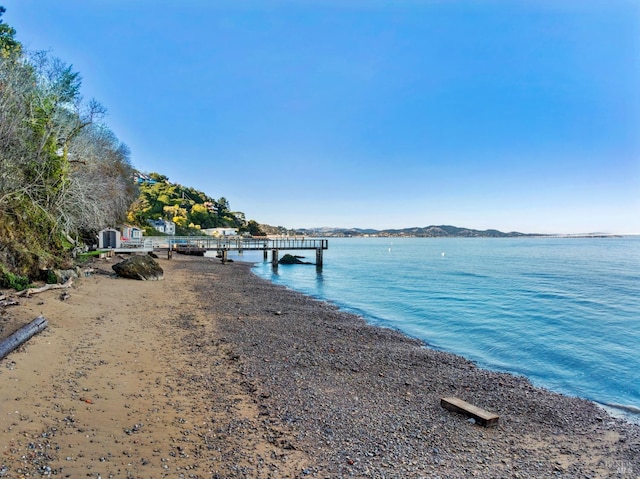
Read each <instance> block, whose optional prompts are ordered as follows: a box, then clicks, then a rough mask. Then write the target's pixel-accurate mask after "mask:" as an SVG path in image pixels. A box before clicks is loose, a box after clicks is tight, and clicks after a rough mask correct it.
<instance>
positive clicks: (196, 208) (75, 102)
mask: <svg viewBox="0 0 640 479" xmlns="http://www.w3.org/2000/svg"><path fill="white" fill-rule="evenodd" d="M4 13H5V8H4V7H2V6H0V287H24V286H26V284H28V282H29V280H33V279H38V278H39V277H40V276H41V275H42V274H43V273H45V272H46V271H47V270H49V269H52V268H59V267H67V266H70V264H71V257H72V255H71V254H70V253H71V252H72V251H73V249H74V248H75V247H76V246H80V245H82V244H83V243H84V242H85V241H84V240H91V241H86V242H87V243H89V242H93V241H92V240H93V238H95V235H96V233H97V232H98V231H100V230H101V229H103V228H106V227H117V226H118V225H120V224H122V223H124V222H126V221H128V222H129V223H132V224H135V225H138V226H141V227H146V226H148V222H147V220H148V219H159V218H164V219H170V220H172V221H174V222H175V223H176V225H177V229H178V233H179V234H195V233H197V232H198V231H199V230H200V229H202V228H213V227H234V228H238V229H240V230H241V231H249V232H251V233H253V234H258V233H259V228H258V224H257V223H256V222H255V221H249V222H246V221H245V218H244V214H242V213H238V212H231V211H230V209H229V203H228V201H227V200H226V199H225V198H219V199H218V200H214V199H212V198H209V197H208V196H206V195H205V194H203V193H201V192H199V191H196V190H194V189H193V188H185V187H182V186H180V185H174V184H171V183H169V181H168V178H166V177H164V176H162V175H159V174H153V175H151V177H152V179H153V182H148V183H142V184H141V185H138V184H136V183H134V181H133V179H134V173H136V172H135V170H134V169H133V168H132V166H131V162H130V158H129V156H130V153H129V149H128V148H127V146H126V145H124V144H123V143H122V142H121V141H120V140H118V138H117V137H116V136H115V135H114V133H113V132H112V131H111V130H110V129H109V128H108V126H107V125H106V124H105V123H104V122H103V119H104V116H105V113H106V110H105V109H104V107H102V105H100V104H99V103H98V102H97V101H95V100H90V101H85V100H84V99H83V98H82V96H81V94H80V86H81V83H82V82H81V78H80V75H79V73H77V72H74V71H73V69H72V67H71V65H67V64H65V63H64V62H63V61H61V60H59V59H57V58H54V57H51V56H50V55H49V54H48V53H44V52H28V51H25V49H24V48H23V46H22V44H21V43H20V42H19V41H18V40H16V32H15V30H14V29H13V28H12V27H11V26H9V25H7V24H6V23H4V21H3V20H2V16H3V14H4ZM154 233H155V234H157V232H155V231H154Z"/></svg>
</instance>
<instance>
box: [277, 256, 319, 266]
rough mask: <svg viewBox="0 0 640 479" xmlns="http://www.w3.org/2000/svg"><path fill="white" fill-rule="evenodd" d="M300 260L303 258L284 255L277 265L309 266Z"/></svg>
mask: <svg viewBox="0 0 640 479" xmlns="http://www.w3.org/2000/svg"><path fill="white" fill-rule="evenodd" d="M300 258H304V256H294V255H292V254H285V255H284V256H283V257H282V258H281V259H280V261H278V263H279V264H311V263H307V262H305V261H302V260H301V259H300Z"/></svg>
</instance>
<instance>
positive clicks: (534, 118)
mask: <svg viewBox="0 0 640 479" xmlns="http://www.w3.org/2000/svg"><path fill="white" fill-rule="evenodd" d="M0 4H2V5H4V6H5V7H6V9H7V12H6V14H5V15H4V17H3V18H4V20H5V21H6V22H7V23H9V24H10V25H12V26H13V27H14V28H16V30H17V37H18V39H19V40H20V41H21V42H23V43H24V44H25V45H26V46H27V47H28V48H29V49H32V50H49V51H50V52H51V54H52V55H53V56H57V57H59V58H61V59H62V60H64V61H65V62H67V63H70V64H72V65H73V67H74V69H75V70H76V71H79V72H80V74H81V76H82V78H83V87H82V91H83V94H84V96H85V97H86V98H87V99H89V98H95V99H97V100H99V101H100V102H101V103H102V104H103V105H104V106H105V107H106V108H107V110H108V116H107V118H106V122H107V124H108V125H109V126H110V128H111V129H112V130H113V131H114V132H115V133H116V135H117V136H118V137H119V138H120V139H121V140H122V141H123V142H124V143H126V144H127V145H128V146H129V147H130V148H131V150H132V157H131V158H132V163H133V165H134V166H135V167H136V168H138V169H140V170H142V171H145V172H152V171H156V172H159V173H162V174H165V175H167V176H168V177H169V179H170V180H171V181H173V182H176V183H180V184H183V185H185V186H192V187H195V188H197V189H199V190H202V191H204V192H205V193H207V194H208V195H210V196H213V197H215V198H219V197H221V196H224V197H226V198H227V199H228V200H229V202H230V204H231V207H232V209H233V210H238V211H243V212H244V213H245V214H246V216H247V218H248V219H255V220H257V221H258V222H261V223H269V224H272V225H282V226H286V227H289V228H295V227H313V226H342V227H373V228H380V229H382V228H399V227H410V226H426V225H431V224H451V225H456V226H465V227H470V228H477V229H487V228H496V229H500V230H502V231H521V232H540V233H584V232H596V231H598V232H612V233H640V2H637V1H631V0H602V1H600V0H593V1H589V0H575V1H574V0H553V1H551V0H473V1H464V0H460V1H456V0H404V1H402V2H400V1H382V0H341V1H338V0H280V1H277V0H261V1H257V0H255V1H252V0H246V1H243V2H238V1H237V0H183V1H181V2H167V1H162V0H91V1H87V0H64V1H61V0H0Z"/></svg>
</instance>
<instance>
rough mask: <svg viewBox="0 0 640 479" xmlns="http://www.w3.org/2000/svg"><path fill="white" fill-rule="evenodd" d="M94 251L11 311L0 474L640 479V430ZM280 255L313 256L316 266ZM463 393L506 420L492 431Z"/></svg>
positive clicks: (330, 317)
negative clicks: (39, 327)
mask: <svg viewBox="0 0 640 479" xmlns="http://www.w3.org/2000/svg"><path fill="white" fill-rule="evenodd" d="M116 261H119V259H118V258H117V257H116V258H111V259H104V260H99V261H97V262H96V264H94V265H93V273H92V274H91V275H90V276H88V277H84V278H80V279H79V280H77V281H76V282H75V283H74V286H73V287H72V288H71V290H70V291H69V295H68V299H65V300H64V301H62V300H61V299H60V293H59V292H56V291H48V292H44V293H41V294H39V295H34V296H32V297H31V298H28V299H22V300H21V304H20V305H18V306H11V307H10V308H5V311H4V313H3V315H2V316H1V319H0V326H1V329H0V337H2V336H6V335H7V334H9V333H10V332H11V331H12V330H13V329H15V328H16V327H17V326H18V325H19V324H22V323H26V322H27V321H29V320H31V319H33V318H34V317H36V316H37V315H39V314H43V315H44V316H45V317H46V318H47V319H48V321H49V327H48V328H47V330H45V331H44V332H43V333H40V334H39V335H37V336H35V337H34V338H32V339H31V340H30V341H29V342H28V343H26V344H25V345H23V346H21V347H20V348H19V349H18V350H16V351H14V352H13V353H11V354H10V355H9V356H7V357H6V358H4V359H2V360H1V361H0V383H1V384H2V388H0V406H1V409H0V477H10V478H14V477H15V478H19V477H34V476H35V477H39V476H48V475H51V476H56V477H101V478H107V477H132V478H147V477H175V478H212V477H215V478H236V477H238V478H240V477H243V478H245V477H246V478H253V477H255V478H285V477H291V478H294V477H295V478H302V477H322V478H342V477H363V478H366V477H370V478H436V477H440V478H468V477H482V478H547V477H548V478H558V477H560V478H609V477H613V478H637V477H640V426H638V425H634V424H630V423H628V422H625V421H623V420H620V419H616V418H613V417H610V416H609V415H608V414H607V413H606V412H605V411H604V410H602V409H601V408H599V407H597V406H596V405H595V404H593V403H591V402H588V401H585V400H581V399H577V398H570V397H566V396H563V395H559V394H556V393H553V392H550V391H547V390H544V389H539V388H535V387H533V386H532V385H531V383H529V381H527V380H526V379H525V378H522V377H516V376H512V375H509V374H504V373H496V372H491V371H486V370H483V369H480V368H477V367H476V366H475V365H474V364H473V363H471V362H470V361H467V360H465V359H464V358H461V357H459V356H455V355H452V354H449V353H445V352H442V351H436V350H433V349H430V348H427V347H425V346H424V345H423V344H422V343H421V342H419V341H417V340H414V339H411V338H409V337H407V336H404V335H402V334H401V333H399V332H396V331H394V330H390V329H384V328H378V327H373V326H370V325H368V324H366V322H365V321H364V320H363V319H362V318H360V317H358V316H354V315H352V314H348V313H345V312H342V311H340V310H339V309H338V308H336V307H335V306H333V305H331V304H328V303H324V302H321V301H317V300H315V299H313V298H310V297H307V296H305V295H302V294H300V293H297V292H294V291H291V290H288V289H286V288H284V287H282V286H278V285H274V284H272V283H270V282H267V281H265V280H262V279H260V278H258V277H256V276H255V275H254V274H253V273H252V272H251V271H250V268H251V266H250V265H249V264H245V263H240V262H235V263H234V262H232V263H227V264H222V263H221V262H220V261H219V260H217V259H213V258H194V257H188V256H181V255H174V257H173V259H172V260H167V259H165V258H161V259H158V261H159V262H160V264H161V266H162V267H163V269H164V279H163V280H162V281H157V282H155V281H154V282H142V281H134V280H125V279H120V278H116V277H115V276H113V275H112V271H111V264H113V263H114V262H116ZM280 267H313V266H306V265H295V266H280ZM449 396H454V397H458V398H460V399H463V400H465V401H467V402H469V403H472V404H474V405H475V406H478V407H481V408H483V409H486V410H488V411H491V412H494V413H496V414H498V415H499V416H500V419H499V423H498V425H497V426H495V427H489V428H487V427H483V426H481V425H479V424H477V423H474V421H472V420H470V419H469V418H467V417H465V416H464V415H462V414H457V413H454V412H451V411H448V410H446V409H444V408H442V407H441V405H440V399H441V398H442V397H449Z"/></svg>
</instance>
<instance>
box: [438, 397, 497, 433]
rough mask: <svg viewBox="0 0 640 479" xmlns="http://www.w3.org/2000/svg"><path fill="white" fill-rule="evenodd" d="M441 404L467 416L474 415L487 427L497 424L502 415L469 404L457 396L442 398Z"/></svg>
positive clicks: (478, 421) (477, 420) (474, 417)
mask: <svg viewBox="0 0 640 479" xmlns="http://www.w3.org/2000/svg"><path fill="white" fill-rule="evenodd" d="M440 406H442V407H443V408H445V409H447V410H449V411H453V412H458V413H461V414H464V415H465V416H467V417H472V418H473V419H475V420H476V422H477V423H479V424H482V425H483V426H485V427H491V426H497V425H498V419H500V416H498V415H497V414H494V413H492V412H489V411H485V410H484V409H481V408H479V407H477V406H474V405H473V404H469V403H468V402H466V401H463V400H462V399H458V398H456V397H448V398H441V399H440Z"/></svg>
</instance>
